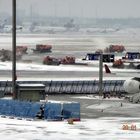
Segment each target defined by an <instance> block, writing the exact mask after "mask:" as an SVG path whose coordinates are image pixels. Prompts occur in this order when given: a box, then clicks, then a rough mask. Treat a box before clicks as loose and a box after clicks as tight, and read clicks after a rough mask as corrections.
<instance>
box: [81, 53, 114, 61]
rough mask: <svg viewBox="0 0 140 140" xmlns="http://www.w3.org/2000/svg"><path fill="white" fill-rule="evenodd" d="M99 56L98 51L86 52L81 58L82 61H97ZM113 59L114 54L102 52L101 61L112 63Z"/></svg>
mask: <svg viewBox="0 0 140 140" xmlns="http://www.w3.org/2000/svg"><path fill="white" fill-rule="evenodd" d="M99 58H100V53H88V54H87V55H86V57H85V58H83V59H82V60H84V61H96V60H98V61H99ZM114 59H115V55H114V54H110V53H104V54H103V62H107V63H110V62H111V63H112V62H114Z"/></svg>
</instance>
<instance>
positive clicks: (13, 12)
mask: <svg viewBox="0 0 140 140" xmlns="http://www.w3.org/2000/svg"><path fill="white" fill-rule="evenodd" d="M12 93H13V99H16V0H12Z"/></svg>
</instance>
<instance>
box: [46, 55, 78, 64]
mask: <svg viewBox="0 0 140 140" xmlns="http://www.w3.org/2000/svg"><path fill="white" fill-rule="evenodd" d="M43 64H46V65H59V64H75V57H71V56H65V57H64V58H54V57H50V56H46V57H45V58H44V60H43Z"/></svg>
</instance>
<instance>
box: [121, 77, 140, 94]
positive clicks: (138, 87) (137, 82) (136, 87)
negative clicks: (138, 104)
mask: <svg viewBox="0 0 140 140" xmlns="http://www.w3.org/2000/svg"><path fill="white" fill-rule="evenodd" d="M123 87H124V90H125V91H126V92H127V93H130V94H135V93H140V78H137V77H135V78H132V79H130V80H126V81H125V82H124V84H123Z"/></svg>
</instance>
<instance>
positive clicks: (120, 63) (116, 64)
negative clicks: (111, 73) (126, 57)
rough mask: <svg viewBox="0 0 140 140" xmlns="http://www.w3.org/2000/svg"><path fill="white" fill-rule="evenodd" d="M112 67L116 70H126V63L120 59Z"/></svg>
mask: <svg viewBox="0 0 140 140" xmlns="http://www.w3.org/2000/svg"><path fill="white" fill-rule="evenodd" d="M112 67H115V68H124V63H123V61H122V60H121V59H118V60H116V61H114V63H113V65H112Z"/></svg>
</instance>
